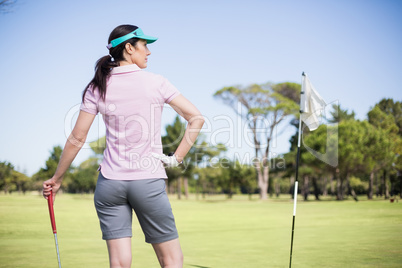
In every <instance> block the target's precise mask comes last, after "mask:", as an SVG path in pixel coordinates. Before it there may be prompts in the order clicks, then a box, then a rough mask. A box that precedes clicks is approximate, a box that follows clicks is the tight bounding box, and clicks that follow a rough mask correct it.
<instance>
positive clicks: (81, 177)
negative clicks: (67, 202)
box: [68, 157, 99, 193]
mask: <svg viewBox="0 0 402 268" xmlns="http://www.w3.org/2000/svg"><path fill="white" fill-rule="evenodd" d="M98 161H99V159H98V158H97V157H91V158H89V159H87V160H85V161H84V162H82V163H81V164H80V166H79V167H78V168H75V169H74V171H73V172H72V174H71V180H70V183H69V184H68V191H69V192H70V193H93V192H94V191H95V187H96V181H97V179H98V171H97V169H98V166H99V162H98Z"/></svg>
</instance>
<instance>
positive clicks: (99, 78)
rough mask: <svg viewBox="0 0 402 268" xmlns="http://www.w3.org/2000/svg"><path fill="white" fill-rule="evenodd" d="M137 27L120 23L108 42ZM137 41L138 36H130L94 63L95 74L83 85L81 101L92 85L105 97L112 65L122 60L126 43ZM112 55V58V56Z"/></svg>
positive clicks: (115, 65) (117, 64) (114, 65)
mask: <svg viewBox="0 0 402 268" xmlns="http://www.w3.org/2000/svg"><path fill="white" fill-rule="evenodd" d="M137 28H138V27H137V26H134V25H120V26H117V27H116V28H115V29H114V30H113V31H112V32H111V33H110V36H109V40H108V44H109V43H110V41H112V40H114V39H116V38H119V37H121V36H124V35H126V34H129V33H131V32H133V31H135V30H136V29H137ZM137 41H138V38H131V39H128V40H127V41H125V42H123V43H121V44H119V45H118V46H116V47H112V48H110V50H109V55H107V56H104V57H102V58H100V59H99V60H98V61H97V62H96V65H95V75H94V77H93V78H92V80H91V82H89V84H88V85H87V86H86V87H85V89H84V92H83V94H82V102H84V99H85V94H86V93H87V91H88V89H89V88H90V87H92V90H93V91H94V90H95V89H97V90H99V94H100V97H101V99H102V100H105V98H106V86H107V85H106V84H107V79H108V78H109V76H110V72H111V71H112V69H113V68H114V67H117V66H119V65H120V64H119V62H120V61H122V60H124V56H123V52H124V49H125V46H126V44H127V43H130V44H131V45H132V46H135V45H136V43H137ZM112 57H113V58H112Z"/></svg>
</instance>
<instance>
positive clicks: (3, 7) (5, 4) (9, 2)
mask: <svg viewBox="0 0 402 268" xmlns="http://www.w3.org/2000/svg"><path fill="white" fill-rule="evenodd" d="M16 2H17V1H16V0H0V13H8V12H10V11H11V10H12V9H11V7H12V6H14V5H15V3H16Z"/></svg>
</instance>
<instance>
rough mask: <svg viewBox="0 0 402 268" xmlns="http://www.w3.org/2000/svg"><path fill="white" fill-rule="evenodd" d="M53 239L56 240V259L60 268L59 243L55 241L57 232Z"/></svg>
mask: <svg viewBox="0 0 402 268" xmlns="http://www.w3.org/2000/svg"><path fill="white" fill-rule="evenodd" d="M54 241H55V242H56V251H57V261H58V262H59V268H61V262H60V253H59V243H58V242H57V233H55V234H54Z"/></svg>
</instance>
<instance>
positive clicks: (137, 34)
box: [106, 28, 158, 49]
mask: <svg viewBox="0 0 402 268" xmlns="http://www.w3.org/2000/svg"><path fill="white" fill-rule="evenodd" d="M131 38H139V39H144V40H146V41H147V44H150V43H153V42H155V41H156V40H158V38H156V37H152V36H148V35H145V34H144V32H143V31H142V30H141V29H140V28H137V29H136V30H135V31H134V32H131V33H129V34H126V35H123V36H122V37H119V38H116V39H114V40H112V41H111V42H110V44H109V45H107V46H106V47H107V48H108V49H111V48H112V47H116V46H118V45H120V44H121V43H123V42H124V41H126V40H128V39H131Z"/></svg>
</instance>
